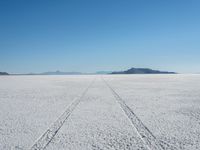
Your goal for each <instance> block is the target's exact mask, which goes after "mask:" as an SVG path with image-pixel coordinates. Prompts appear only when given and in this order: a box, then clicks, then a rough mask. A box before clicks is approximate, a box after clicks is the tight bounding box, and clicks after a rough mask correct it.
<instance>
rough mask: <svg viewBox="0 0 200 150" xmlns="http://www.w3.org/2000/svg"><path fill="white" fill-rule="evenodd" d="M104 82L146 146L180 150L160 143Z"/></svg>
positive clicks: (165, 149) (156, 148)
mask: <svg viewBox="0 0 200 150" xmlns="http://www.w3.org/2000/svg"><path fill="white" fill-rule="evenodd" d="M102 80H103V82H104V83H105V84H106V85H107V86H108V88H109V89H110V90H111V92H112V93H113V95H114V97H115V99H116V101H117V102H118V103H119V105H120V107H121V108H122V110H123V111H124V113H125V114H126V116H127V117H128V119H129V120H130V122H131V123H132V125H133V127H134V128H135V129H136V131H137V133H138V135H139V137H140V138H141V139H142V141H143V142H144V144H145V145H146V147H147V148H148V149H149V150H178V148H176V147H174V146H172V145H170V144H168V143H166V142H163V141H158V140H157V139H156V137H155V136H154V135H153V133H152V132H151V131H150V130H149V129H148V128H147V127H146V126H145V125H144V124H143V123H142V121H141V120H140V119H139V118H138V116H137V115H136V114H135V113H134V112H133V110H132V109H131V108H130V107H129V106H127V105H126V103H125V102H124V101H123V100H122V98H121V97H120V96H119V94H117V92H115V90H114V89H113V88H112V87H111V86H110V85H109V84H108V82H107V81H106V80H105V79H103V77H102Z"/></svg>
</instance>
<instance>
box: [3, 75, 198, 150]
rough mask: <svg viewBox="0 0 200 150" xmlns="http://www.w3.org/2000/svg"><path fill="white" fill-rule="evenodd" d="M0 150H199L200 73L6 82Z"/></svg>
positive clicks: (35, 78) (16, 78) (17, 78)
mask: <svg viewBox="0 0 200 150" xmlns="http://www.w3.org/2000/svg"><path fill="white" fill-rule="evenodd" d="M0 149H3V150H4V149H5V150H10V149H16V150H18V149H20V150H27V149H47V150H54V149H61V150H62V149H63V150H64V149H65V150H66V149H72V150H79V149H80V150H88V149H91V150H93V149H103V150H107V149H116V150H122V149H124V150H125V149H131V150H138V149H141V150H154V149H155V150H156V149H161V150H162V149H172V150H173V149H175V150H176V149H177V150H198V149H200V75H189V74H188V75H186V74H185V75H184V74H175V75H102V76H100V75H76V76H75V75H68V76H1V77H0Z"/></svg>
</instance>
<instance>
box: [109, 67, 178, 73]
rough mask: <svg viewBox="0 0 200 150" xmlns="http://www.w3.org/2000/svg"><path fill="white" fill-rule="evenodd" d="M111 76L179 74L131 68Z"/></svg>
mask: <svg viewBox="0 0 200 150" xmlns="http://www.w3.org/2000/svg"><path fill="white" fill-rule="evenodd" d="M111 74H177V73H176V72H168V71H160V70H153V69H149V68H130V69H128V70H125V71H114V72H112V73H111Z"/></svg>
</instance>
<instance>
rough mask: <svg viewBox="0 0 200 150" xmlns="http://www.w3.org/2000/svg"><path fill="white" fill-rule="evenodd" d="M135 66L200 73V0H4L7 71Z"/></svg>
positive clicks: (2, 65)
mask: <svg viewBox="0 0 200 150" xmlns="http://www.w3.org/2000/svg"><path fill="white" fill-rule="evenodd" d="M129 67H150V68H153V69H160V70H168V71H177V72H186V73H189V72H200V1H199V0H121V1H118V0H79V1H78V0H1V1H0V71H7V72H10V73H28V72H43V71H50V70H51V71H52V70H61V71H82V72H94V71H98V70H123V69H127V68H129Z"/></svg>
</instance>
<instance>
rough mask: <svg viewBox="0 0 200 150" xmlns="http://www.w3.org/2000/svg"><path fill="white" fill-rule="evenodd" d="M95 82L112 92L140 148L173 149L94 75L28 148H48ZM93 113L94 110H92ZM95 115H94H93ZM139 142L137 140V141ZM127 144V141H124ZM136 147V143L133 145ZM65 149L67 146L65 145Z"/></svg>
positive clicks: (105, 82) (38, 149)
mask: <svg viewBox="0 0 200 150" xmlns="http://www.w3.org/2000/svg"><path fill="white" fill-rule="evenodd" d="M95 82H100V84H102V83H103V84H104V85H106V87H105V88H106V90H109V91H110V93H112V95H113V97H115V100H116V101H115V103H117V104H118V105H119V107H120V108H121V111H123V112H124V116H126V117H127V118H128V120H129V121H130V122H129V123H130V124H131V125H132V127H133V129H134V131H135V132H134V133H136V134H137V135H138V136H137V137H136V138H138V139H137V140H139V141H140V140H141V141H142V142H141V141H140V142H141V143H142V144H141V143H140V144H141V145H142V147H141V146H138V148H139V147H140V149H147V150H163V149H174V150H176V149H177V148H176V147H174V146H171V145H169V144H168V143H166V142H163V141H162V142H161V141H158V140H157V139H156V137H155V136H154V135H153V133H152V132H151V131H150V130H149V129H148V128H147V127H146V126H145V125H144V124H143V123H142V121H141V120H140V119H139V118H138V116H137V115H136V114H135V113H134V112H133V110H132V109H131V108H130V107H128V106H127V105H126V103H125V102H124V101H123V100H122V98H121V97H120V96H119V94H118V93H117V92H116V91H115V90H114V89H113V88H112V87H111V86H110V85H109V83H108V82H107V81H106V80H105V79H104V78H103V77H98V78H97V77H96V78H94V79H93V81H92V82H91V84H90V85H89V86H88V87H87V88H86V89H85V90H84V92H83V93H82V95H80V96H79V97H78V98H77V99H76V100H74V101H73V102H72V103H71V104H70V105H69V106H68V107H67V109H66V110H65V112H64V113H63V114H62V115H61V116H60V117H59V118H58V119H57V120H56V121H55V122H54V123H53V124H51V125H50V127H49V128H48V129H47V130H46V132H45V133H44V134H43V135H41V137H39V138H38V139H37V140H36V141H35V143H34V144H33V146H31V148H30V150H43V149H48V145H49V144H50V145H51V142H52V140H53V138H55V136H56V134H57V133H58V132H59V130H60V129H61V128H62V126H63V125H64V124H67V123H68V122H67V119H68V117H70V115H71V113H72V112H73V111H74V110H75V109H77V106H78V105H79V103H80V102H81V101H84V97H85V95H87V93H88V91H90V89H91V88H92V87H93V86H95V85H94V84H95ZM99 92H100V91H99ZM94 113H95V112H94ZM94 117H95V116H94ZM138 143H139V142H138ZM126 144H127V143H126ZM134 147H137V146H136V145H134V146H133V148H134ZM65 148H66V149H67V147H65ZM127 148H128V149H132V147H131V146H129V147H127Z"/></svg>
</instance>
